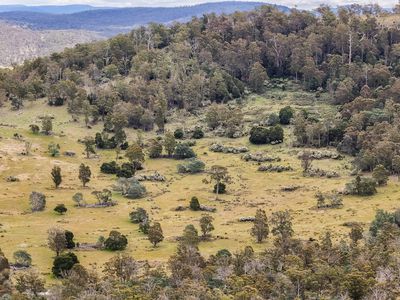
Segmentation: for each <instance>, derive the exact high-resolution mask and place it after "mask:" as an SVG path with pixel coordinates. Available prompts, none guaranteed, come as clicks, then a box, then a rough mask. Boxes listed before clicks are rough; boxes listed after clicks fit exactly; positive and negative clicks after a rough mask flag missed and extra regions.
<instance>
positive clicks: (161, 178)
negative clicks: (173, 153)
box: [136, 172, 167, 182]
mask: <svg viewBox="0 0 400 300" xmlns="http://www.w3.org/2000/svg"><path fill="white" fill-rule="evenodd" d="M136 179H137V180H138V181H158V182H164V181H166V180H167V179H166V178H165V176H163V175H161V174H160V173H158V172H154V173H153V174H148V175H146V174H140V175H137V176H136Z"/></svg>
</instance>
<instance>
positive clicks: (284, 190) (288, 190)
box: [281, 185, 301, 192]
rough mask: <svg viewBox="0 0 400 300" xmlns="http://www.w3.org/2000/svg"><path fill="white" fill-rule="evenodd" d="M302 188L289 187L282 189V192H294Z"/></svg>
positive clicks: (297, 186) (296, 186)
mask: <svg viewBox="0 0 400 300" xmlns="http://www.w3.org/2000/svg"><path fill="white" fill-rule="evenodd" d="M300 187H301V186H299V185H288V186H284V187H282V188H281V191H282V192H294V191H296V190H298V189H299V188H300Z"/></svg>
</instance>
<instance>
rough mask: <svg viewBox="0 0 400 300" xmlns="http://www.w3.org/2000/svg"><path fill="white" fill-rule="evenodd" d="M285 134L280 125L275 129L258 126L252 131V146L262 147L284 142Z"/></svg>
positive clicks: (250, 139) (250, 138)
mask: <svg viewBox="0 0 400 300" xmlns="http://www.w3.org/2000/svg"><path fill="white" fill-rule="evenodd" d="M283 137H284V133H283V129H282V127H281V126H280V125H275V126H273V127H269V128H267V127H263V126H256V127H253V128H252V129H251V130H250V137H249V141H250V142H251V143H252V144H256V145H262V144H270V143H279V142H282V141H283Z"/></svg>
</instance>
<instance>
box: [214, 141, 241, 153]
mask: <svg viewBox="0 0 400 300" xmlns="http://www.w3.org/2000/svg"><path fill="white" fill-rule="evenodd" d="M209 149H210V151H212V152H217V153H233V154H238V153H245V152H248V151H249V149H248V148H247V147H245V146H239V147H234V146H224V145H222V144H220V143H214V144H212V145H211V146H210V148H209Z"/></svg>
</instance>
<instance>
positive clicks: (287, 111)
mask: <svg viewBox="0 0 400 300" xmlns="http://www.w3.org/2000/svg"><path fill="white" fill-rule="evenodd" d="M293 115H294V110H293V108H291V107H290V106H286V107H284V108H282V109H281V110H280V111H279V122H280V123H281V124H282V125H287V124H289V123H290V120H291V119H292V118H293Z"/></svg>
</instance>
